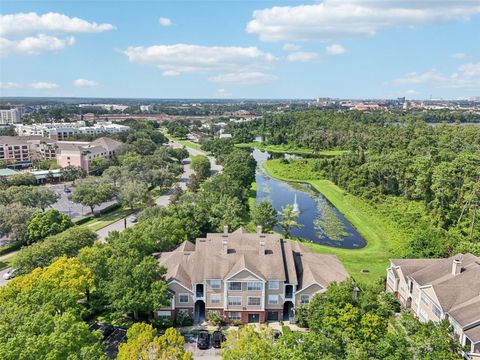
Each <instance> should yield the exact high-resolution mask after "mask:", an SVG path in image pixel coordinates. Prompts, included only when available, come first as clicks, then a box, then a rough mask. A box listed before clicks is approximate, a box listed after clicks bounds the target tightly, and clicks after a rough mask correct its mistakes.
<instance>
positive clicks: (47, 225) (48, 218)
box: [28, 209, 73, 242]
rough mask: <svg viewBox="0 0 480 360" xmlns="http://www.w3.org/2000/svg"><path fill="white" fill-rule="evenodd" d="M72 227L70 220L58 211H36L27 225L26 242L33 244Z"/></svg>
mask: <svg viewBox="0 0 480 360" xmlns="http://www.w3.org/2000/svg"><path fill="white" fill-rule="evenodd" d="M72 226H73V222H72V221H71V220H70V218H69V217H68V216H67V215H65V214H62V213H60V212H59V211H58V210H54V209H50V210H48V211H37V212H36V213H35V214H34V215H33V217H32V219H31V220H30V222H29V223H28V241H29V242H34V241H38V240H41V239H45V238H46V237H47V236H50V235H55V234H58V233H61V232H63V231H65V230H66V229H68V228H69V227H72Z"/></svg>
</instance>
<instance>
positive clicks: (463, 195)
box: [234, 111, 480, 256]
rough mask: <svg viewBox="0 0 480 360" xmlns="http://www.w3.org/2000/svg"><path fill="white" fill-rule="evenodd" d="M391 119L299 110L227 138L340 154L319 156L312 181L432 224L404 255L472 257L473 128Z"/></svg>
mask: <svg viewBox="0 0 480 360" xmlns="http://www.w3.org/2000/svg"><path fill="white" fill-rule="evenodd" d="M396 120H398V119H392V118H390V117H388V118H384V117H382V116H381V115H380V114H378V113H373V114H369V113H359V112H347V113H344V112H335V111H306V112H297V113H288V114H275V115H271V116H265V117H263V119H262V120H258V121H255V122H251V123H250V124H247V125H244V124H242V125H241V126H237V127H236V129H234V132H236V133H237V134H245V133H246V132H248V133H250V134H261V135H263V136H264V139H265V142H266V143H267V144H272V145H290V146H295V147H298V148H310V149H312V150H313V151H314V153H315V152H316V153H319V152H320V151H322V150H333V149H340V150H346V152H344V153H343V154H342V155H340V156H334V157H320V156H319V157H318V158H317V160H315V161H314V168H315V171H317V172H318V174H319V176H322V177H324V178H327V179H329V180H332V181H333V182H334V183H335V184H337V185H338V186H340V187H341V188H343V189H345V190H347V191H348V192H350V193H352V194H354V195H357V196H360V197H362V198H363V199H366V200H368V201H369V202H372V203H377V204H380V203H382V202H392V201H395V200H396V199H397V200H398V199H399V200H402V201H403V203H405V201H407V202H412V203H415V204H417V205H418V208H419V209H422V212H423V214H422V215H424V216H423V219H422V220H424V221H426V222H428V224H429V225H432V226H431V228H432V229H434V230H433V231H431V232H430V233H428V234H417V236H415V238H416V239H415V240H414V241H413V242H412V243H411V244H410V247H409V251H408V252H407V254H406V255H408V256H446V255H450V254H452V253H453V252H456V251H470V252H473V253H476V254H479V253H480V225H479V221H478V213H479V211H478V210H479V206H480V127H478V126H475V125H448V124H436V125H430V124H427V123H425V122H424V121H419V120H417V121H415V120H411V119H410V120H407V121H396ZM425 231H427V229H426V230H425Z"/></svg>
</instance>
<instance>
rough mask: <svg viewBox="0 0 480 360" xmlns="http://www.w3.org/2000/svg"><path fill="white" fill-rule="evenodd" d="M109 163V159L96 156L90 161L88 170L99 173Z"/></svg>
mask: <svg viewBox="0 0 480 360" xmlns="http://www.w3.org/2000/svg"><path fill="white" fill-rule="evenodd" d="M108 164H110V161H108V160H107V159H105V158H103V157H100V156H99V157H96V158H94V159H92V161H91V162H90V172H92V173H95V174H101V173H102V171H103V170H105V169H106V168H107V167H108Z"/></svg>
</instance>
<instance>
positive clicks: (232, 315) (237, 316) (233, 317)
mask: <svg viewBox="0 0 480 360" xmlns="http://www.w3.org/2000/svg"><path fill="white" fill-rule="evenodd" d="M227 316H228V318H229V319H230V320H242V316H241V315H240V313H239V312H229V313H228V315H227Z"/></svg>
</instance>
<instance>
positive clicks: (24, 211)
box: [0, 203, 35, 240]
mask: <svg viewBox="0 0 480 360" xmlns="http://www.w3.org/2000/svg"><path fill="white" fill-rule="evenodd" d="M34 213H35V210H33V209H31V208H28V207H26V206H23V205H22V204H19V203H13V204H8V205H5V206H4V205H0V219H2V220H1V221H0V235H9V236H10V237H11V238H12V239H14V240H23V239H24V238H25V237H26V235H27V232H28V224H29V222H30V220H31V218H32V217H33V214H34Z"/></svg>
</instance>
